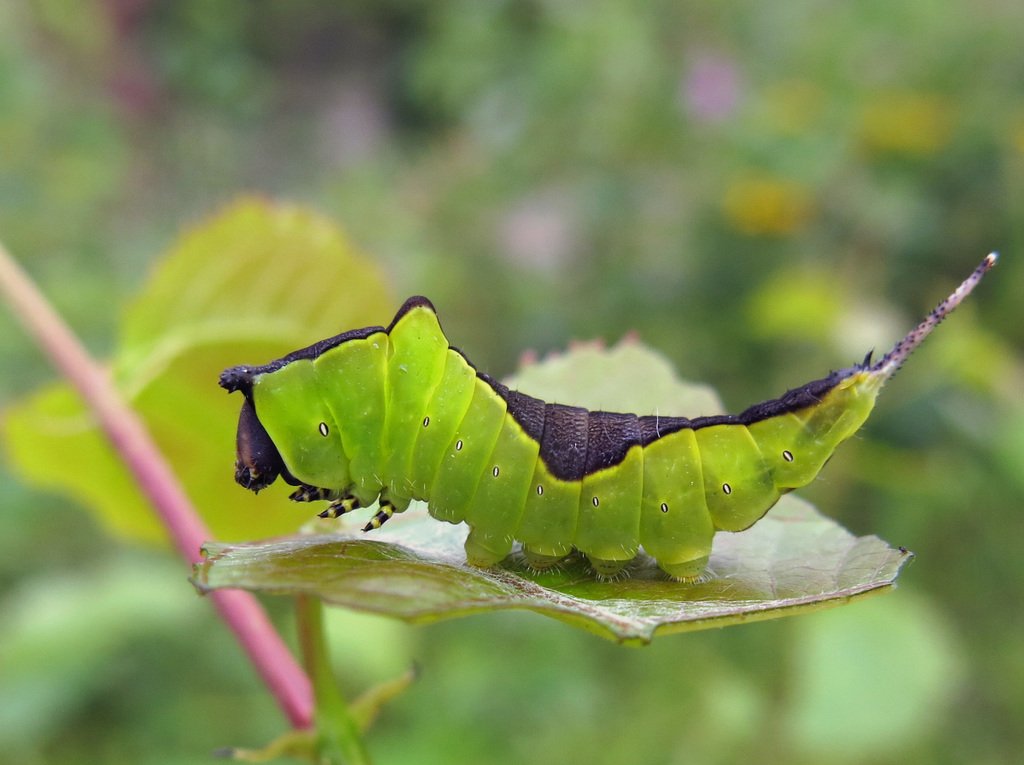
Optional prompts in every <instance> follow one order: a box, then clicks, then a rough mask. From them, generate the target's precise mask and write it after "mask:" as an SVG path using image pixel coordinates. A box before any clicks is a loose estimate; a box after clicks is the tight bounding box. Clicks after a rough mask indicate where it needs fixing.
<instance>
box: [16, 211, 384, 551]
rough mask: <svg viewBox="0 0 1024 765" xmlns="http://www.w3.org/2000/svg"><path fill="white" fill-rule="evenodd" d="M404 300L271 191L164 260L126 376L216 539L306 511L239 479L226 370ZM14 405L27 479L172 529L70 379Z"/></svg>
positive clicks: (334, 235) (104, 514)
mask: <svg viewBox="0 0 1024 765" xmlns="http://www.w3.org/2000/svg"><path fill="white" fill-rule="evenodd" d="M394 307H395V301H394V300H393V299H391V297H390V295H389V294H388V292H387V290H386V289H385V288H384V286H383V280H382V278H381V275H380V272H379V271H378V269H377V268H375V267H374V266H372V265H371V264H369V263H368V262H367V261H366V260H365V259H363V258H362V257H361V256H360V255H358V254H357V253H356V252H355V251H354V249H353V247H352V245H351V244H350V243H349V242H348V241H347V240H346V238H345V237H344V235H343V234H342V232H341V231H339V230H338V229H337V228H336V227H335V226H334V225H333V224H332V223H330V222H329V221H327V220H325V219H323V218H321V217H319V216H316V215H314V214H312V213H310V212H308V211H306V210H304V209H302V208H299V207H295V206H290V205H278V204H272V203H270V202H267V201H264V200H261V199H255V198H249V199H243V200H241V201H239V202H237V203H235V204H233V205H231V206H230V207H228V208H227V209H226V210H225V211H224V212H222V213H221V214H220V215H218V216H216V217H214V218H213V219H211V220H210V221H208V222H206V223H204V224H202V225H200V226H199V227H197V228H195V229H194V230H192V231H191V232H189V233H186V234H185V235H184V236H183V237H182V238H181V240H180V241H179V242H178V243H177V244H176V245H175V246H174V247H173V248H172V249H171V251H170V252H169V253H168V254H167V255H165V256H164V257H163V258H162V259H161V260H160V261H159V262H158V263H157V266H156V268H155V270H154V273H153V275H152V277H151V278H150V279H149V281H148V282H147V284H146V285H145V286H144V287H143V289H142V291H141V293H140V294H139V296H138V297H137V298H136V299H135V300H134V301H133V302H132V303H131V305H130V306H128V308H127V310H126V311H125V314H124V319H123V321H122V329H121V333H120V335H121V336H120V342H119V344H118V349H117V352H116V356H115V358H114V359H113V361H112V367H113V371H114V378H115V380H116V382H117V385H118V387H119V389H120V390H121V392H122V393H123V394H124V395H125V396H127V397H128V399H129V400H130V401H131V403H132V405H133V406H134V407H135V408H136V409H137V410H138V411H139V412H140V413H141V414H142V416H143V418H144V420H145V422H146V424H147V426H148V427H149V430H150V432H151V433H152V434H153V436H154V438H155V439H156V441H157V443H158V445H159V446H160V448H161V450H162V451H163V453H164V454H165V455H166V456H167V457H168V459H169V460H170V462H171V465H172V467H173V468H174V470H175V472H176V473H177V475H178V477H179V478H180V479H181V480H182V482H183V483H184V485H185V487H186V490H187V491H188V493H189V496H190V497H191V499H192V501H193V502H194V503H195V505H196V507H197V508H198V510H199V511H200V513H201V514H202V516H203V518H204V519H205V520H206V522H207V523H208V524H209V526H210V527H211V530H212V531H213V533H214V534H215V535H217V536H218V537H220V538H227V539H232V538H234V539H251V538H253V537H254V536H267V535H271V534H281V533H287V532H290V531H293V530H294V529H295V528H296V526H297V525H298V519H299V517H300V516H298V515H296V514H295V513H294V512H291V513H289V512H286V511H285V510H284V507H283V506H284V502H283V501H282V503H281V506H279V507H274V506H273V503H272V502H271V503H268V502H267V501H266V499H265V497H263V496H261V497H260V499H261V500H262V501H259V502H258V501H257V500H256V497H255V496H252V495H251V494H250V493H249V492H244V491H242V490H241V489H239V487H238V486H237V485H235V483H234V481H233V479H232V473H233V470H232V464H233V459H234V457H233V455H234V447H233V440H234V431H235V424H236V422H237V417H238V409H239V406H240V401H239V399H238V398H237V397H231V396H228V395H227V394H225V393H224V391H222V390H220V389H219V388H218V387H217V376H218V374H219V373H220V371H221V370H223V369H224V368H225V367H228V366H232V365H234V364H241V363H254V362H255V363H262V362H264V361H267V360H270V359H273V358H276V357H278V356H281V355H283V354H285V353H287V352H288V351H291V350H294V349H295V348H298V347H301V346H303V345H307V344H309V343H312V342H315V341H316V340H319V339H321V338H323V337H327V336H330V335H333V334H337V333H338V332H341V331H343V330H346V329H351V328H352V327H360V326H367V325H371V324H377V323H380V322H381V321H382V320H384V319H386V318H387V315H388V314H389V313H390V312H391V311H392V310H393V309H394ZM5 414H6V416H5V418H4V422H3V435H4V437H5V440H6V441H7V447H8V449H7V450H8V453H9V455H10V458H11V463H12V465H13V468H14V469H15V470H16V471H17V472H18V473H20V475H21V476H22V477H23V478H25V479H26V480H27V481H29V482H30V483H33V484H36V485H38V486H42V487H45V488H48V489H51V490H53V491H56V492H59V493H62V494H65V495H67V496H69V497H71V498H72V499H73V500H74V501H76V502H78V503H81V504H84V505H85V506H86V507H88V508H89V509H90V510H92V511H93V512H95V513H96V514H97V515H98V517H99V518H100V519H101V521H102V522H103V523H104V525H105V526H106V527H107V528H108V529H110V530H111V531H113V532H115V533H117V534H120V535H123V536H126V537H130V538H134V539H139V540H158V539H161V538H162V537H163V534H164V532H163V530H162V528H161V526H160V525H159V523H158V521H157V519H156V518H155V516H154V515H153V513H152V512H151V511H150V509H149V507H148V504H147V502H146V500H145V499H144V498H143V496H142V494H141V493H140V492H139V490H138V489H137V488H136V486H135V484H134V482H133V480H132V478H131V477H130V475H129V473H128V471H127V470H126V469H125V468H124V466H123V465H122V464H121V461H120V460H119V458H118V457H117V455H116V454H115V453H114V451H113V450H112V449H111V448H110V446H109V445H108V443H107V441H106V439H105V438H104V437H103V435H102V434H101V433H100V432H99V430H98V428H97V426H96V423H95V420H94V419H93V417H92V415H91V414H90V413H89V412H88V411H87V410H86V409H85V407H84V406H83V404H82V403H81V400H80V399H79V397H78V395H77V394H76V393H75V392H74V391H73V390H71V388H70V387H69V386H68V385H65V384H55V385H52V386H49V387H47V388H45V389H43V390H42V391H40V392H39V393H37V394H35V395H33V396H31V397H30V398H28V399H26V400H25V401H23V402H21V403H20V404H17V405H15V406H14V407H12V408H11V409H10V410H9V411H8V412H6V413H5ZM279 491H283V490H281V489H279ZM285 493H286V492H285ZM268 494H269V495H273V491H271V492H268ZM283 496H284V494H280V495H279V498H280V499H282V500H283Z"/></svg>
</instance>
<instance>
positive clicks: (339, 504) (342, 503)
mask: <svg viewBox="0 0 1024 765" xmlns="http://www.w3.org/2000/svg"><path fill="white" fill-rule="evenodd" d="M358 507H359V500H358V499H356V498H355V497H353V496H352V495H351V494H349V495H348V496H346V497H340V498H338V499H336V500H334V501H333V502H332V503H331V504H330V505H328V507H327V509H326V510H324V511H323V512H322V513H319V515H320V517H321V518H338V517H340V516H342V515H344V514H345V513H351V512H352V511H353V510H356V509H357V508H358Z"/></svg>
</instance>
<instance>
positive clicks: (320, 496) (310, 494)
mask: <svg viewBox="0 0 1024 765" xmlns="http://www.w3.org/2000/svg"><path fill="white" fill-rule="evenodd" d="M340 496H341V492H340V491H338V490H337V489H322V488H320V487H319V486H310V485H309V484H308V483H304V484H302V485H301V486H299V488H297V489H296V490H295V491H293V492H292V493H291V494H289V495H288V499H290V500H291V501H292V502H319V501H320V500H324V499H329V500H335V499H338V498H339V497H340Z"/></svg>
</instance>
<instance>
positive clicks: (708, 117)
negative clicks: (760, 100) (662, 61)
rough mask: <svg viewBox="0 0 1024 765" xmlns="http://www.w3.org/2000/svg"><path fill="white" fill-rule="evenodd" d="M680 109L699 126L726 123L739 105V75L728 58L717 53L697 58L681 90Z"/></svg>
mask: <svg viewBox="0 0 1024 765" xmlns="http://www.w3.org/2000/svg"><path fill="white" fill-rule="evenodd" d="M679 95H680V100H681V101H682V105H683V108H684V109H685V110H686V111H687V112H688V113H689V114H690V116H692V117H693V118H694V119H695V120H696V121H698V122H708V123H717V122H723V121H725V120H727V119H728V118H729V117H731V116H732V114H733V113H734V112H735V111H736V107H737V106H738V105H739V101H740V75H739V72H738V71H737V69H736V64H735V62H734V61H733V59H731V58H727V57H726V56H723V55H721V54H718V53H704V54H701V55H699V56H698V57H697V58H696V59H695V61H694V62H693V64H692V65H691V66H690V69H689V72H687V73H686V76H685V78H684V79H683V83H682V87H681V88H680V94H679Z"/></svg>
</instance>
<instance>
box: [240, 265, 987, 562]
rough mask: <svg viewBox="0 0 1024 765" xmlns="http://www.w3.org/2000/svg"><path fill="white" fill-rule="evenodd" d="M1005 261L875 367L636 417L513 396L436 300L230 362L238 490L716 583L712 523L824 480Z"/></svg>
mask: <svg viewBox="0 0 1024 765" xmlns="http://www.w3.org/2000/svg"><path fill="white" fill-rule="evenodd" d="M996 259H997V256H996V254H995V253H992V254H991V255H989V256H988V257H986V258H985V260H984V261H982V263H981V265H979V266H978V267H977V269H975V271H974V272H973V273H972V274H971V275H970V276H969V277H968V278H967V279H966V280H965V281H964V282H963V283H962V284H961V285H960V287H958V288H957V290H956V291H955V292H953V294H952V295H950V296H949V297H948V298H946V299H945V300H944V301H943V302H942V303H940V304H939V306H938V307H937V308H936V309H935V310H934V311H932V312H931V314H929V316H928V317H927V318H926V319H925V320H924V321H922V322H921V323H920V324H919V325H918V326H917V327H915V328H914V329H913V330H912V331H911V332H910V333H909V334H908V335H907V336H906V337H904V338H903V339H902V340H900V341H899V342H898V343H897V344H896V345H895V346H894V347H893V349H892V350H891V351H889V353H887V354H886V355H885V356H884V357H883V358H882V359H881V360H880V361H878V362H877V363H874V364H872V363H871V354H868V356H867V358H865V359H864V361H863V362H861V363H860V364H855V365H854V366H852V367H849V368H847V369H842V370H840V371H838V372H832V373H831V374H829V375H828V376H827V377H824V378H822V379H820V380H814V381H812V382H809V383H807V384H806V385H802V386H800V387H799V388H794V389H793V390H790V391H789V392H787V393H785V394H783V395H782V396H781V397H780V398H777V399H771V400H769V401H765V402H763V403H760V404H755V405H754V406H751V407H749V408H748V409H746V410H745V411H744V412H742V413H740V414H738V415H717V416H711V417H697V418H694V419H688V418H686V417H661V416H657V415H650V416H637V415H635V414H618V413H613V412H589V411H587V410H586V409H582V408H580V407H575V406H566V405H564V404H548V403H545V402H543V401H540V400H539V399H536V398H533V397H531V396H528V395H526V394H525V393H520V392H519V391H514V390H509V389H508V388H507V387H505V386H504V385H502V384H501V383H499V382H497V381H496V380H493V379H492V378H490V377H489V376H487V375H486V374H484V373H483V372H479V371H477V369H476V368H475V367H474V366H473V365H472V363H470V361H469V360H468V359H467V358H466V357H465V356H464V355H463V354H462V353H461V352H460V351H459V350H457V349H455V348H453V347H451V346H450V345H449V344H448V340H447V338H446V337H445V336H444V333H443V332H442V331H441V326H440V324H439V323H438V320H437V315H436V314H435V312H434V307H433V305H431V303H430V301H429V300H427V299H426V298H423V297H413V298H410V299H409V300H407V301H406V302H405V305H403V306H402V308H401V309H400V310H399V311H398V314H397V315H396V316H395V318H394V320H393V321H392V322H391V324H390V325H389V326H388V327H386V328H384V327H367V328H365V329H356V330H352V331H349V332H345V333H343V334H340V335H338V336H336V337H332V338H329V339H326V340H321V341H320V342H318V343H315V344H314V345H311V346H309V347H308V348H303V349H301V350H298V351H295V352H293V353H290V354H288V355H287V356H284V357H283V358H280V359H278V360H276V361H272V362H270V363H269V364H265V365H263V366H257V367H249V366H238V367H232V368H230V369H227V370H225V371H224V372H223V374H222V375H221V377H220V385H221V386H222V387H223V388H225V389H227V390H228V391H242V393H243V394H244V395H245V402H244V403H243V404H242V411H241V415H240V416H239V421H238V435H237V461H236V463H235V480H236V481H237V482H238V483H239V484H241V485H242V486H244V487H245V488H247V489H251V490H252V491H255V492H258V491H259V490H260V489H262V488H264V487H266V486H269V485H270V484H271V483H273V482H274V480H275V479H276V478H277V477H278V476H279V475H280V476H281V477H282V478H283V479H284V480H285V481H287V482H288V483H289V484H292V485H293V486H297V487H298V488H297V490H296V491H295V492H294V493H293V494H292V495H291V498H292V499H294V500H297V501H300V502H304V501H314V500H327V501H329V502H330V503H331V504H330V505H329V507H328V508H327V509H326V510H325V511H324V512H323V513H321V514H320V515H321V516H324V517H327V516H335V517H336V516H338V515H341V514H342V513H347V512H349V511H351V510H354V509H355V508H358V507H366V506H369V505H371V504H373V503H374V502H375V501H378V500H379V511H378V512H377V513H376V514H375V515H374V516H373V518H372V519H371V520H370V522H369V523H368V524H367V525H366V527H365V529H364V531H369V530H370V529H375V528H379V527H380V526H381V524H383V523H384V522H385V521H387V520H388V518H390V517H391V515H392V513H395V512H402V511H403V510H405V509H406V508H407V507H408V506H409V503H410V501H411V500H413V499H419V500H426V501H427V502H428V506H429V509H430V514H431V515H432V516H433V517H435V518H437V519H439V520H443V521H448V522H450V523H459V522H462V521H465V522H466V524H467V525H468V526H469V536H468V538H467V540H466V557H467V560H468V561H469V562H470V563H471V564H473V565H476V566H484V567H487V566H492V565H494V564H496V563H498V562H499V561H500V560H502V559H503V558H504V557H505V556H506V555H508V554H509V552H510V551H511V549H512V545H513V542H514V540H519V541H520V542H521V543H522V548H523V553H524V555H525V556H526V558H527V560H528V561H529V563H530V564H531V565H533V566H535V567H539V568H542V567H545V566H550V565H552V564H554V563H556V562H557V561H559V560H561V559H562V558H563V557H565V556H566V555H567V554H569V553H570V552H571V551H572V550H573V548H575V549H577V550H578V551H579V552H581V553H583V554H584V555H586V557H587V558H588V559H589V561H590V563H591V565H592V566H593V568H594V570H595V571H596V572H597V573H598V574H599V575H604V576H610V575H613V574H615V573H616V572H618V571H619V570H621V569H622V567H623V566H625V565H626V563H628V562H629V561H630V560H632V559H633V558H634V557H635V556H636V555H637V553H638V551H639V548H640V547H641V546H642V547H643V548H644V550H645V551H646V552H647V553H648V554H650V555H651V556H653V557H654V558H655V559H656V560H657V562H658V565H659V566H660V567H661V568H662V569H663V570H664V571H665V572H667V573H668V574H669V575H670V576H672V577H674V578H676V579H679V580H684V581H690V580H693V579H695V578H697V577H699V576H700V575H701V573H702V572H703V570H704V567H705V565H706V564H707V561H708V556H709V554H710V551H711V540H712V537H713V536H714V533H715V531H717V530H724V531H740V530H742V529H746V528H748V527H749V526H751V525H752V524H754V523H755V522H756V521H757V520H758V519H760V518H761V517H762V516H763V515H764V514H765V513H766V512H767V511H768V509H769V508H771V507H772V505H774V504H775V503H776V502H777V501H778V499H779V497H780V496H781V495H782V494H784V493H786V492H788V491H791V490H792V489H795V488H798V487H800V486H804V485H806V484H808V483H810V482H811V481H812V480H813V479H814V478H815V476H817V474H818V472H819V471H820V470H821V468H822V466H823V465H824V464H825V462H826V460H828V458H829V457H830V456H831V455H832V453H833V452H834V451H835V449H836V447H837V446H838V445H839V444H840V443H841V442H842V441H844V440H845V439H847V438H849V437H850V436H851V435H853V434H854V433H855V432H856V431H857V430H858V428H860V426H861V425H862V424H863V422H864V421H865V420H866V419H867V417H868V415H869V414H870V412H871V409H872V407H873V406H874V403H875V398H876V397H877V395H878V392H879V390H880V389H881V387H882V385H883V384H884V383H885V381H886V380H888V379H889V378H890V377H891V376H892V375H893V374H894V373H895V372H896V370H897V369H898V368H899V367H900V365H901V364H902V363H903V362H904V361H905V360H906V358H907V356H909V355H910V353H911V352H912V351H913V350H914V349H915V348H916V347H917V346H918V345H919V344H920V343H921V341H922V340H924V338H925V337H926V336H927V335H928V334H929V333H930V332H931V331H932V330H933V329H934V328H935V326H936V325H937V324H938V323H939V322H940V321H942V319H943V318H944V317H945V316H946V315H947V314H948V313H949V312H950V311H952V310H953V309H954V308H956V306H957V305H958V304H959V303H960V302H961V301H962V300H963V299H964V298H965V297H966V296H967V295H968V294H969V293H970V292H971V290H973V289H974V287H975V286H976V285H977V284H978V282H979V281H981V278H982V277H983V276H984V275H985V273H986V272H987V271H988V270H989V269H990V268H992V267H993V266H994V265H995V264H996Z"/></svg>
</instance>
